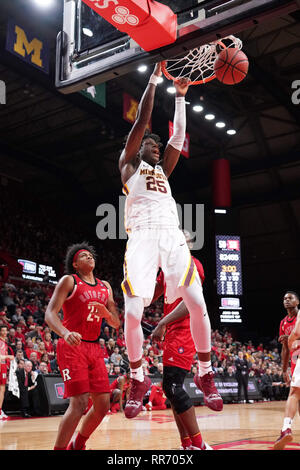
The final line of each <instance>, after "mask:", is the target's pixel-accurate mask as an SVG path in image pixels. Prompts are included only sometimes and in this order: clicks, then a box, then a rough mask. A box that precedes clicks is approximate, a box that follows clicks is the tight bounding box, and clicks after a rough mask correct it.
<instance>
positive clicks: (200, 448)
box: [188, 441, 214, 450]
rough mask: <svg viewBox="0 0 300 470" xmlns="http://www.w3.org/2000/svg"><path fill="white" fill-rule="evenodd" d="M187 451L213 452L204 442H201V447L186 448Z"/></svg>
mask: <svg viewBox="0 0 300 470" xmlns="http://www.w3.org/2000/svg"><path fill="white" fill-rule="evenodd" d="M188 450H214V449H213V448H212V447H210V446H209V445H208V444H207V443H206V442H204V441H202V445H201V447H194V446H191V447H189V448H188Z"/></svg>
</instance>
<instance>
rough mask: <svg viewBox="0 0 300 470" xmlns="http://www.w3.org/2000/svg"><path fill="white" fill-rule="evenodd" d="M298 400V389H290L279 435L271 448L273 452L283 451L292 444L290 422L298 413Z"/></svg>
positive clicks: (299, 398)
mask: <svg viewBox="0 0 300 470" xmlns="http://www.w3.org/2000/svg"><path fill="white" fill-rule="evenodd" d="M299 400H300V388H299V387H291V389H290V393H289V397H288V399H287V402H286V406H285V413H284V419H283V425H282V428H281V433H280V436H279V437H278V439H277V440H276V441H275V444H274V447H273V448H274V449H275V450H283V449H284V448H285V446H286V445H287V444H288V443H289V442H292V440H293V434H292V422H293V419H294V417H295V415H296V413H297V411H298V406H299Z"/></svg>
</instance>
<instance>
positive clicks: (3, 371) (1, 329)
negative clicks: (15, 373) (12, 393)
mask: <svg viewBox="0 0 300 470" xmlns="http://www.w3.org/2000/svg"><path fill="white" fill-rule="evenodd" d="M6 338H7V326H5V325H1V326H0V420H1V419H5V418H7V416H6V414H5V413H4V411H3V410H2V404H3V401H4V394H5V385H6V381H7V369H8V364H9V361H12V360H13V358H14V355H13V351H12V349H11V348H10V347H9V346H8V344H7V340H6Z"/></svg>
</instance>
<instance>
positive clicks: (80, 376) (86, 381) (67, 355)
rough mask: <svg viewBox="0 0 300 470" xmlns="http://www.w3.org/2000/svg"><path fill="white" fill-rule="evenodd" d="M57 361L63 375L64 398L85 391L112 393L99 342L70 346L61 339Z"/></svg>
mask: <svg viewBox="0 0 300 470" xmlns="http://www.w3.org/2000/svg"><path fill="white" fill-rule="evenodd" d="M57 362H58V365H59V370H60V373H61V375H62V378H63V381H64V385H65V393H64V398H68V397H72V396H75V395H81V394H83V393H110V386H109V379H108V374H107V370H106V367H105V362H104V358H103V352H102V350H101V348H100V346H99V343H85V342H83V341H82V342H81V343H80V345H78V346H69V345H68V344H67V343H66V342H65V340H63V339H62V338H61V339H59V341H58V344H57Z"/></svg>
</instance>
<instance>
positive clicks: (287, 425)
mask: <svg viewBox="0 0 300 470" xmlns="http://www.w3.org/2000/svg"><path fill="white" fill-rule="evenodd" d="M292 421H293V420H292V418H284V420H283V426H282V431H285V430H286V429H288V428H290V429H291V427H292Z"/></svg>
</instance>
